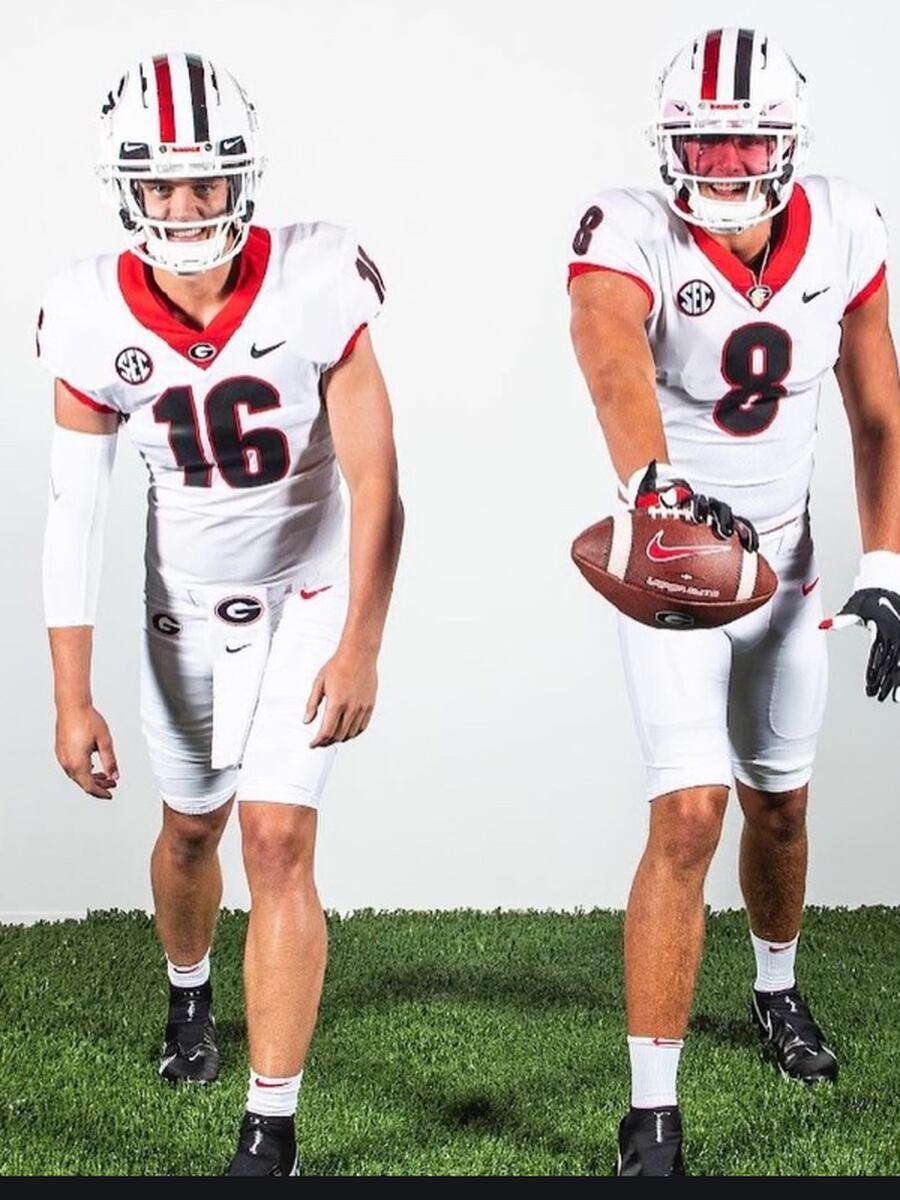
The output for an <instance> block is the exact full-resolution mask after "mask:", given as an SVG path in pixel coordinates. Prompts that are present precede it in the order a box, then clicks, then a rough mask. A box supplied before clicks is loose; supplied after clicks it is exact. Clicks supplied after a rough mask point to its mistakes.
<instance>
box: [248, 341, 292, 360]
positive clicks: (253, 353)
mask: <svg viewBox="0 0 900 1200" xmlns="http://www.w3.org/2000/svg"><path fill="white" fill-rule="evenodd" d="M285 340H287V339H285ZM283 345H284V342H276V343H275V345H274V346H264V347H263V348H262V350H257V348H256V343H255V342H254V343H253V345H252V346H251V347H250V357H251V358H262V356H263V355H264V354H271V353H272V351H273V350H277V349H278V347H279V346H283Z"/></svg>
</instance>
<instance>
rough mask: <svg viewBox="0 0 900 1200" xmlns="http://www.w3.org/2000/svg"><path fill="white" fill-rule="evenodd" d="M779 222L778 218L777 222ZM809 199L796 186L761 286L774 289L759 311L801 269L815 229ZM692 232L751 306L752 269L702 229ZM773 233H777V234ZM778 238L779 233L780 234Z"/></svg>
mask: <svg viewBox="0 0 900 1200" xmlns="http://www.w3.org/2000/svg"><path fill="white" fill-rule="evenodd" d="M776 220H777V218H776ZM811 223H812V222H811V214H810V208H809V199H808V198H807V195H806V192H805V191H804V190H803V188H802V187H801V186H800V184H799V183H797V184H795V185H794V190H793V191H792V192H791V198H790V200H789V201H788V202H787V205H786V207H785V209H784V224H783V227H782V230H781V236H780V237H779V238H778V242H777V244H776V245H775V246H774V247H773V248H772V253H771V254H770V255H769V261H768V263H767V264H766V268H765V271H764V272H763V276H762V279H761V281H760V282H761V283H763V284H765V286H766V287H767V288H769V289H770V295H769V296H768V298H767V299H766V300H765V301H764V302H763V303H762V304H759V305H758V306H757V305H753V306H752V307H753V308H754V309H756V311H759V310H761V309H763V308H765V307H766V305H767V304H769V303H770V301H771V300H772V298H773V297H774V296H777V295H778V293H779V292H780V291H781V289H782V288H783V287H784V286H785V284H786V283H788V282H789V280H790V279H791V277H792V276H793V274H794V272H795V271H796V270H797V268H798V267H799V265H800V261H801V259H802V258H803V255H804V254H805V253H806V247H807V246H808V244H809V231H810V226H811ZM688 230H689V232H690V234H691V236H692V237H693V239H694V241H695V242H696V243H697V247H698V249H699V250H701V251H702V252H703V253H704V254H705V255H706V257H707V258H708V259H709V261H710V262H711V263H712V265H713V266H714V267H715V268H716V270H717V271H718V272H719V274H720V275H724V277H725V278H726V279H727V280H728V282H729V283H730V284H731V286H732V287H733V288H734V289H735V291H736V292H740V294H741V295H742V296H743V297H744V299H745V300H746V301H747V303H748V304H749V303H750V300H749V297H748V293H749V292H750V290H751V289H752V288H753V287H754V286H755V285H756V282H757V281H756V276H755V275H754V274H753V272H752V271H751V270H750V268H749V267H748V266H746V265H745V264H744V263H742V262H741V260H740V259H739V258H738V257H737V256H736V255H735V254H732V253H731V251H730V250H727V249H726V248H725V247H724V246H722V245H721V244H720V243H719V242H717V241H716V240H715V239H714V238H712V237H710V235H709V234H708V233H707V232H706V230H705V229H701V228H700V226H699V225H688ZM773 233H775V231H774V230H773ZM776 236H777V233H776Z"/></svg>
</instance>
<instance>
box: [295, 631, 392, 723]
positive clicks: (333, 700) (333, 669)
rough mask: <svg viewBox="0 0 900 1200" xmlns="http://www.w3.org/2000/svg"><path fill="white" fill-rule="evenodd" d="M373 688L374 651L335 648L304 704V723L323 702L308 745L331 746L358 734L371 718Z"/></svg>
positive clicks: (375, 682) (376, 685)
mask: <svg viewBox="0 0 900 1200" xmlns="http://www.w3.org/2000/svg"><path fill="white" fill-rule="evenodd" d="M377 690H378V672H377V671H376V667H375V655H374V654H370V653H367V652H359V651H352V650H340V649H338V651H337V652H336V653H335V654H334V656H333V657H332V658H330V659H329V660H328V662H327V663H326V664H325V666H324V667H322V669H321V671H320V672H319V674H318V675H317V676H316V679H315V683H314V684H313V686H312V691H311V692H310V694H309V700H308V701H307V704H306V715H305V716H304V718H303V722H304V724H306V725H308V724H309V723H310V721H313V720H315V717H316V713H317V712H318V711H319V706H320V705H321V704H322V702H323V701H324V702H325V713H324V715H323V717H322V723H321V725H320V726H319V732H318V733H317V734H316V736H315V737H314V738H313V740H312V741H311V742H310V743H309V744H310V746H312V747H316V746H331V745H333V744H334V743H335V742H348V741H349V740H350V738H355V737H358V736H359V734H361V733H362V732H363V730H364V729H365V728H366V726H367V725H368V724H369V721H370V720H371V718H372V709H373V708H374V707H375V693H376V692H377Z"/></svg>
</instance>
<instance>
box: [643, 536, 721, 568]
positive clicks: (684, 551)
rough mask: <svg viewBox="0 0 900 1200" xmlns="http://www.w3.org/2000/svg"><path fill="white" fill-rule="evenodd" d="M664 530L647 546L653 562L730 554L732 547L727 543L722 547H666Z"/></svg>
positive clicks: (648, 554)
mask: <svg viewBox="0 0 900 1200" xmlns="http://www.w3.org/2000/svg"><path fill="white" fill-rule="evenodd" d="M663 533H664V530H662V529H660V530H659V531H658V532H657V533H655V534H654V535H653V537H652V538H651V539H650V542H649V544H648V546H647V557H648V558H649V559H650V561H651V562H657V563H663V562H675V561H676V559H679V558H694V557H695V556H696V555H702V554H729V553H730V552H731V546H730V545H729V544H728V543H727V542H726V543H725V544H724V545H722V546H664V545H663V544H662V538H663Z"/></svg>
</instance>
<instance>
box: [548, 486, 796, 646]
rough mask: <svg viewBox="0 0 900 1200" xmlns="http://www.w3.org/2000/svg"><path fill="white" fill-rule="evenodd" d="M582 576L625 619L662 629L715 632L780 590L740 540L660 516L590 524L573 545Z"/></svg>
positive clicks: (637, 514)
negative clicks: (624, 616)
mask: <svg viewBox="0 0 900 1200" xmlns="http://www.w3.org/2000/svg"><path fill="white" fill-rule="evenodd" d="M572 558H573V559H574V561H575V565H576V566H577V567H578V569H579V571H580V572H581V573H582V575H583V576H584V577H585V579H586V580H587V581H588V583H589V584H590V585H591V587H593V588H595V589H596V590H597V591H598V592H600V594H601V595H602V596H605V597H606V599H607V600H609V601H610V603H611V604H614V605H615V606H616V608H617V609H619V611H620V612H623V613H624V614H625V615H626V616H627V617H631V618H632V619H633V620H635V621H640V622H641V623H642V624H644V625H652V626H653V627H655V628H657V629H713V628H715V627H716V626H719V625H727V624H728V623H729V622H730V621H736V620H737V619H738V617H743V616H746V614H747V613H750V612H753V610H754V609H757V608H759V607H761V605H763V604H765V603H766V601H767V600H770V599H771V598H772V596H774V594H775V590H776V588H777V587H778V580H777V578H776V575H775V572H774V571H773V570H772V568H771V567H770V566H769V564H768V563H767V562H766V560H765V559H764V558H763V556H762V555H761V554H758V553H753V552H751V551H749V550H745V549H744V548H743V546H742V545H741V543H740V541H739V540H738V536H737V534H733V535H732V536H731V537H730V538H727V539H722V538H718V537H716V535H715V534H714V533H713V531H712V529H711V528H710V527H709V526H708V525H706V524H699V523H697V522H694V521H690V520H687V519H685V518H683V517H680V516H677V515H675V514H665V515H662V514H660V511H659V509H653V510H648V511H642V510H640V509H638V510H630V511H628V512H624V511H623V512H622V513H619V514H618V515H616V516H614V517H607V518H606V519H605V520H603V521H598V522H597V524H596V525H591V526H589V527H588V528H587V529H585V530H584V531H583V532H582V533H580V534H579V535H578V537H577V538H576V539H575V541H574V542H573V543H572Z"/></svg>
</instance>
